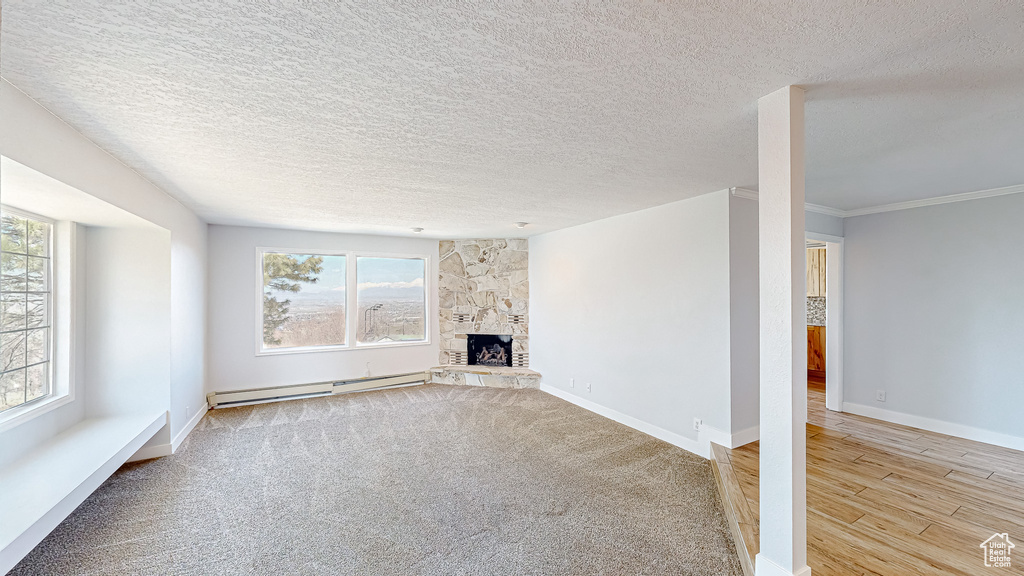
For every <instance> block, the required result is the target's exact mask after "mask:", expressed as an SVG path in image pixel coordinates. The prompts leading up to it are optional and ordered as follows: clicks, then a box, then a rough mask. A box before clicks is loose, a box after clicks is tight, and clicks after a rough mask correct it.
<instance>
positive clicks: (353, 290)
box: [254, 246, 433, 356]
mask: <svg viewBox="0 0 1024 576" xmlns="http://www.w3.org/2000/svg"><path fill="white" fill-rule="evenodd" d="M267 253H277V254H309V255H311V256H344V257H345V344H336V345H327V346H295V347H291V348H264V347H263V255H264V254H267ZM357 258H402V259H406V260H423V309H424V310H423V315H424V319H423V329H424V339H423V340H413V341H403V342H370V343H366V344H357V340H358V339H357V337H356V334H357V332H358V329H359V314H358V310H359V304H358V291H359V290H358V283H359V281H358V278H357V271H356V262H357ZM255 261H256V301H255V304H256V306H255V311H256V314H255V316H256V322H255V323H254V326H255V329H256V332H255V341H256V356H279V355H282V354H309V353H315V352H348V351H353V350H369V349H377V348H402V347H406V346H429V345H430V343H431V327H432V322H431V318H430V317H431V314H430V311H431V305H430V303H431V299H430V294H431V292H430V288H431V286H432V285H433V283H432V282H431V268H430V263H431V257H430V255H429V254H406V253H392V252H367V251H362V250H336V249H329V248H282V247H274V246H257V247H256V256H255ZM353 311H355V312H353Z"/></svg>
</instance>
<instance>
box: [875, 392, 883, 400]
mask: <svg viewBox="0 0 1024 576" xmlns="http://www.w3.org/2000/svg"><path fill="white" fill-rule="evenodd" d="M875 400H878V401H879V402H885V390H875Z"/></svg>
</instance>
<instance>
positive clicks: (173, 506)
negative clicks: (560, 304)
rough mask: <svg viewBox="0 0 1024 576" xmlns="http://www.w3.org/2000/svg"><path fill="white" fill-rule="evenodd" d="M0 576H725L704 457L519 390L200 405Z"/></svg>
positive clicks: (722, 533)
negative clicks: (188, 426)
mask: <svg viewBox="0 0 1024 576" xmlns="http://www.w3.org/2000/svg"><path fill="white" fill-rule="evenodd" d="M12 574H18V575H22V574H25V575H28V574H31V575H39V574H118V575H121V574H190V575H200V574H202V575H206V574H275V575H277V574H445V575H448V574H474V575H478V574H580V575H584V574H585V575H591V574H674V575H680V574H701V575H705V574H706V575H712V574H729V575H739V574H741V569H740V566H739V563H738V562H737V560H736V553H735V549H734V547H733V542H732V538H731V536H730V534H729V528H728V525H727V524H726V520H725V517H724V515H723V512H722V507H721V504H720V501H719V499H718V494H717V492H716V490H715V485H714V481H713V480H712V477H711V472H710V466H709V464H708V463H707V462H706V461H704V460H702V459H701V458H698V457H696V456H693V455H691V454H689V453H687V452H685V451H683V450H681V449H679V448H675V447H673V446H671V445H669V444H666V443H664V442H661V441H659V440H656V439H654V438H651V437H650V436H647V435H645V434H641V433H640V432H636V431H634V430H632V429H630V428H627V427H625V426H622V425H620V424H616V423H615V422H612V421H610V420H607V419H605V418H602V417H600V416H597V415H595V414H593V413H591V412H588V411H586V410H583V409H582V408H578V407H576V406H574V405H572V404H569V403H567V402H564V401H562V400H559V399H557V398H555V397H553V396H550V395H548V394H546V393H544V392H540V391H537V390H496V389H486V388H473V387H453V386H440V385H429V386H417V387H409V388H399V389H392V390H387V391H380V392H364V393H356V394H348V395H342V396H333V397H328V398H313V399H308V400H297V401H292V402H281V403H276V404H263V405H258V406H247V407H241V408H231V409H225V410H215V411H212V412H210V413H209V414H208V415H207V416H206V417H205V418H204V419H203V420H202V421H201V422H200V424H199V426H198V427H197V428H196V429H195V431H193V432H192V434H190V435H189V437H188V439H187V440H186V442H185V443H184V444H183V445H182V447H181V449H180V450H179V451H178V453H177V454H175V455H174V456H171V457H167V458H162V459H159V460H150V461H148V462H142V463H137V464H129V465H126V466H124V467H123V468H121V470H119V471H118V472H117V473H115V474H114V475H113V476H112V477H111V478H110V479H109V480H108V481H107V482H106V483H104V484H103V486H102V487H100V489H99V490H97V491H96V493H95V494H93V495H92V496H91V497H90V498H89V499H88V500H87V501H86V502H85V503H84V504H82V506H81V507H79V509H78V510H76V511H75V512H74V513H73V514H72V515H71V516H70V517H69V518H68V519H67V520H66V521H65V522H64V523H63V524H61V525H60V527H58V528H57V530H55V531H54V532H53V533H52V534H51V535H50V536H49V537H48V538H47V539H46V540H45V541H44V542H43V543H41V544H40V545H39V546H38V547H37V548H36V549H35V550H34V551H33V552H32V553H31V554H30V555H29V556H28V557H27V558H25V560H24V561H22V563H21V564H19V565H18V566H17V568H15V570H14V571H13V572H12Z"/></svg>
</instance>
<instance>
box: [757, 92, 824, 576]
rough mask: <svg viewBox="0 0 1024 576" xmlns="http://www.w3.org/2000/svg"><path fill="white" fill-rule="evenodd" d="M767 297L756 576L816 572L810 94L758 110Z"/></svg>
mask: <svg viewBox="0 0 1024 576" xmlns="http://www.w3.org/2000/svg"><path fill="white" fill-rule="evenodd" d="M757 155H758V222H759V229H760V230H759V251H760V274H761V278H760V297H761V367H760V374H761V422H760V426H761V446H760V490H761V492H760V498H759V499H760V507H761V511H760V522H761V527H760V553H758V555H757V558H756V562H755V574H756V576H783V575H785V576H810V573H811V570H810V568H808V567H807V447H806V445H807V439H806V436H805V414H806V410H807V336H806V334H805V333H804V332H805V329H804V326H805V325H806V317H807V316H806V314H807V312H806V308H807V299H806V297H807V289H806V287H805V281H806V271H805V267H806V259H807V249H806V244H805V239H804V234H805V233H804V92H803V90H801V89H800V88H797V87H795V86H787V87H786V88H783V89H781V90H778V91H776V92H773V93H771V94H769V95H767V96H765V97H763V98H761V99H760V100H758V102H757Z"/></svg>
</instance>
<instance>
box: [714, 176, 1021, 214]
mask: <svg viewBox="0 0 1024 576" xmlns="http://www.w3.org/2000/svg"><path fill="white" fill-rule="evenodd" d="M729 192H730V193H731V194H732V195H733V196H736V197H738V198H747V199H749V200H755V201H756V200H757V191H755V190H750V189H747V188H730V189H729ZM1021 192H1024V184H1017V185H1015V186H1004V187H1002V188H991V189H989V190H977V191H974V192H964V193H962V194H949V195H947V196H936V197H935V198H924V199H922V200H911V201H909V202H896V203H893V204H880V205H878V206H868V207H866V208H857V209H856V210H840V209H838V208H832V207H829V206H821V205H819V204H804V209H805V210H807V211H808V212H817V213H818V214H826V215H828V216H835V217H837V218H853V217H854V216H866V215H868V214H881V213H882V212H895V211H897V210H910V209H911V208H923V207H925V206H937V205H939V204H951V203H953V202H966V201H968V200H980V199H982V198H993V197H995V196H1007V195H1009V194H1020V193H1021Z"/></svg>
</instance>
